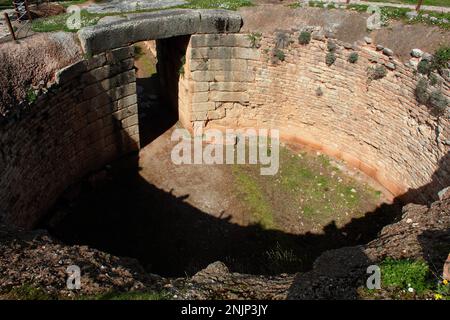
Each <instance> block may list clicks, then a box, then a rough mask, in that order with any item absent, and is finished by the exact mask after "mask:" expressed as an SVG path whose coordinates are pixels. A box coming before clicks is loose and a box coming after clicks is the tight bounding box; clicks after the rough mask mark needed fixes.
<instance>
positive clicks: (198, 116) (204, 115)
mask: <svg viewBox="0 0 450 320" xmlns="http://www.w3.org/2000/svg"><path fill="white" fill-rule="evenodd" d="M204 120H208V111H199V112H192V118H191V121H204Z"/></svg>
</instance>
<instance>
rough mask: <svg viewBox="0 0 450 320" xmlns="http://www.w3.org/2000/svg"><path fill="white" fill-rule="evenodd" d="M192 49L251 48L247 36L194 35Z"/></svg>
mask: <svg viewBox="0 0 450 320" xmlns="http://www.w3.org/2000/svg"><path fill="white" fill-rule="evenodd" d="M191 47H193V48H199V47H243V48H251V42H250V39H249V36H248V35H247V34H194V35H192V37H191Z"/></svg>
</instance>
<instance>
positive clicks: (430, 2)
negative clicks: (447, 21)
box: [366, 0, 450, 7]
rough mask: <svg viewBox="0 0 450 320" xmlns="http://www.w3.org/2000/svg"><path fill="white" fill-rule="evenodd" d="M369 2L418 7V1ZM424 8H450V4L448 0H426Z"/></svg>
mask: <svg viewBox="0 0 450 320" xmlns="http://www.w3.org/2000/svg"><path fill="white" fill-rule="evenodd" d="M366 1H369V2H390V3H400V4H411V5H414V6H415V5H417V2H418V0H366ZM422 5H423V6H438V7H450V2H448V0H424V1H423V4H422Z"/></svg>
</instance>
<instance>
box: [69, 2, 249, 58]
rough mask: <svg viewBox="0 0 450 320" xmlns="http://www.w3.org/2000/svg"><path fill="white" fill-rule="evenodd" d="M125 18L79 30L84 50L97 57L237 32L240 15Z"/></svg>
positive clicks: (166, 13) (178, 12)
mask: <svg viewBox="0 0 450 320" xmlns="http://www.w3.org/2000/svg"><path fill="white" fill-rule="evenodd" d="M126 17H127V18H126V19H122V20H118V21H111V22H109V23H104V24H99V25H96V26H89V27H86V28H83V29H81V30H80V31H78V38H79V39H80V43H81V46H82V48H83V51H84V52H85V53H87V54H96V53H100V52H104V51H107V50H111V49H114V48H119V47H124V46H126V45H128V44H129V43H133V42H138V41H144V40H155V39H165V38H171V37H176V36H181V35H189V34H195V33H223V32H231V33H232V32H239V30H240V28H241V26H242V18H241V16H240V15H239V14H238V13H236V12H232V11H226V10H189V9H186V10H182V9H173V10H162V11H158V12H150V13H137V14H128V15H127V16H126Z"/></svg>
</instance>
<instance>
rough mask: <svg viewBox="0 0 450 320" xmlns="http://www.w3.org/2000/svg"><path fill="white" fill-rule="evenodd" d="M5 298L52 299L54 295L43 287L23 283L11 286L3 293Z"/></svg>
mask: <svg viewBox="0 0 450 320" xmlns="http://www.w3.org/2000/svg"><path fill="white" fill-rule="evenodd" d="M5 298H6V299H11V300H53V299H55V297H53V296H51V295H49V294H48V293H46V292H45V291H44V290H43V289H41V288H38V287H35V286H33V285H30V284H24V285H22V286H20V287H16V288H13V289H12V290H11V291H10V292H8V293H7V294H6V295H5Z"/></svg>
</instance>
